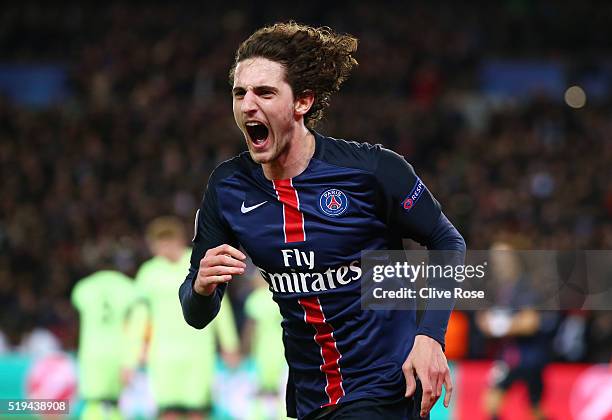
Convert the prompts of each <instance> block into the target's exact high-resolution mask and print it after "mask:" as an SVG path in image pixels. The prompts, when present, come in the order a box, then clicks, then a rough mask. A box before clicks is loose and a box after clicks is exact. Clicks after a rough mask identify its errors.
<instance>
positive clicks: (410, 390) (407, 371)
mask: <svg viewBox="0 0 612 420" xmlns="http://www.w3.org/2000/svg"><path fill="white" fill-rule="evenodd" d="M402 370H403V372H404V377H405V378H406V394H405V395H404V396H405V397H406V398H408V397H410V396H412V394H414V391H415V390H416V380H415V379H414V368H413V367H412V363H410V362H406V364H405V365H404V368H403V369H402Z"/></svg>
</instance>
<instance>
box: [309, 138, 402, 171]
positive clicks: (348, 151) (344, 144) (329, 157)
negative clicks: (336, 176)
mask: <svg viewBox="0 0 612 420" xmlns="http://www.w3.org/2000/svg"><path fill="white" fill-rule="evenodd" d="M317 137H318V140H319V142H320V144H321V152H320V154H319V156H317V158H318V159H320V160H322V161H325V162H327V163H329V164H331V165H335V166H341V167H346V168H353V169H360V170H363V171H367V172H375V171H376V170H377V169H378V167H379V165H380V161H381V159H385V158H387V156H388V155H394V156H397V157H398V158H400V159H402V158H401V156H399V155H398V154H397V153H395V152H393V151H391V150H389V149H386V148H384V147H383V146H382V145H380V144H371V143H368V142H358V141H352V140H344V139H336V138H333V137H325V136H322V135H320V134H318V133H317Z"/></svg>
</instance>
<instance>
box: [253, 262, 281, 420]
mask: <svg viewBox="0 0 612 420" xmlns="http://www.w3.org/2000/svg"><path fill="white" fill-rule="evenodd" d="M252 281H253V285H254V286H255V288H254V290H253V291H252V292H251V293H250V294H249V296H248V297H247V299H246V301H245V303H244V312H245V314H246V316H247V320H246V322H245V325H244V327H243V343H244V344H245V346H248V348H249V350H250V351H249V353H250V355H251V357H252V359H253V362H254V363H255V370H256V373H257V390H258V392H257V397H256V401H255V403H254V404H253V406H254V407H253V408H252V409H251V413H250V417H249V419H269V418H278V417H279V415H278V411H279V408H280V401H279V396H280V394H281V393H280V392H279V387H280V385H281V379H282V378H283V376H284V375H285V376H286V371H287V363H285V359H284V355H283V347H282V346H283V343H282V336H283V331H282V329H281V321H282V319H283V318H282V317H281V316H280V314H279V312H278V309H277V308H276V306H275V305H274V304H272V299H271V296H270V292H269V291H268V287H267V286H268V284H267V283H266V282H265V281H264V279H263V278H262V277H261V275H259V273H257V274H255V275H254V276H253V278H252Z"/></svg>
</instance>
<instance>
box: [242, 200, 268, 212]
mask: <svg viewBox="0 0 612 420" xmlns="http://www.w3.org/2000/svg"><path fill="white" fill-rule="evenodd" d="M267 202H268V201H264V202H263V203H259V204H255V205H254V206H250V207H245V206H244V201H243V202H242V206H240V211H241V212H242V214H247V213H248V212H250V211H252V210H255V209H256V208H257V207H260V206H263V205H264V204H266V203H267Z"/></svg>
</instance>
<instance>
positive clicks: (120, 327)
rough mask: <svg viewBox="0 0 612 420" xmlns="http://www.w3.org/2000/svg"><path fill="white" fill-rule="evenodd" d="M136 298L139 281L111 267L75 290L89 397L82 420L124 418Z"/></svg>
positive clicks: (82, 379)
mask: <svg viewBox="0 0 612 420" xmlns="http://www.w3.org/2000/svg"><path fill="white" fill-rule="evenodd" d="M109 255H110V254H109ZM105 259H107V260H108V258H105ZM104 265H106V266H107V267H110V266H111V265H110V263H104ZM136 297H137V295H136V290H135V288H134V284H133V281H132V280H131V279H130V278H129V277H127V276H125V275H124V274H122V273H120V272H118V271H115V270H111V269H103V270H100V271H97V272H95V273H93V274H91V275H90V276H87V277H85V278H84V279H81V280H80V281H79V282H78V283H77V284H76V285H75V287H74V289H73V290H72V296H71V299H72V304H73V305H74V306H75V307H76V309H77V310H78V312H79V315H80V332H79V349H78V357H77V360H78V366H79V392H80V394H81V396H82V398H83V399H84V400H85V406H84V408H83V411H82V413H81V418H82V419H85V420H90V419H91V420H94V419H103V418H106V419H120V418H121V416H120V414H119V411H118V408H117V403H118V400H119V395H120V394H121V391H122V388H123V385H124V384H123V375H124V373H125V372H127V369H128V368H129V366H130V365H131V364H132V361H131V357H132V356H131V355H132V354H133V342H130V339H129V334H128V333H127V331H126V320H127V316H128V312H129V308H130V307H131V306H132V305H133V304H134V302H135V301H136Z"/></svg>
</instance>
